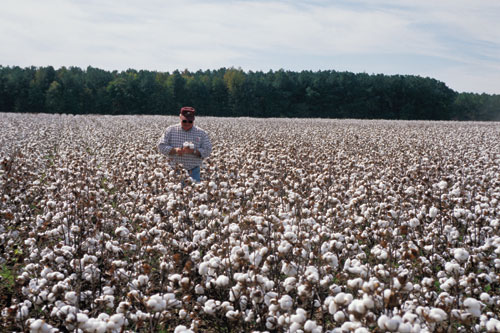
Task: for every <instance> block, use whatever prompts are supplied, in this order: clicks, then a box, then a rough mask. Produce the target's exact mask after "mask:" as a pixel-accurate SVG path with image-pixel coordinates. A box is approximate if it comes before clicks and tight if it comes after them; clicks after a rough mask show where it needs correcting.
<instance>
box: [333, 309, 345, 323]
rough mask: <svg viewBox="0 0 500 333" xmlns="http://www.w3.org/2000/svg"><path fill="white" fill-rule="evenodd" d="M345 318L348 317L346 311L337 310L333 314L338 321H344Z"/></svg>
mask: <svg viewBox="0 0 500 333" xmlns="http://www.w3.org/2000/svg"><path fill="white" fill-rule="evenodd" d="M345 319H346V317H345V313H344V311H337V312H335V314H334V315H333V320H335V321H336V322H337V323H343V322H344V321H345Z"/></svg>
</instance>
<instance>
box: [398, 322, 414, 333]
mask: <svg viewBox="0 0 500 333" xmlns="http://www.w3.org/2000/svg"><path fill="white" fill-rule="evenodd" d="M412 329H413V327H412V326H411V324H408V323H399V327H398V332H399V333H411V332H412Z"/></svg>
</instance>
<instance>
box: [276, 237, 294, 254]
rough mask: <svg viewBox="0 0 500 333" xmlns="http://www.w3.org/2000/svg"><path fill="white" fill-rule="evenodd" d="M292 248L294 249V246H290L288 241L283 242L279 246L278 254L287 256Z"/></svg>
mask: <svg viewBox="0 0 500 333" xmlns="http://www.w3.org/2000/svg"><path fill="white" fill-rule="evenodd" d="M292 247H293V246H292V244H290V243H289V242H287V241H286V240H284V241H281V243H280V245H279V246H278V252H279V253H282V254H286V253H288V252H290V250H291V249H292Z"/></svg>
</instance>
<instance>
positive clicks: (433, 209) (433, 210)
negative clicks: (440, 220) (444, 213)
mask: <svg viewBox="0 0 500 333" xmlns="http://www.w3.org/2000/svg"><path fill="white" fill-rule="evenodd" d="M438 213H439V209H437V208H436V207H434V206H432V207H431V209H430V210H429V216H430V217H431V218H435V217H436V215H437V214H438Z"/></svg>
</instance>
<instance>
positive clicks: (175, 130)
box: [158, 106, 212, 183]
mask: <svg viewBox="0 0 500 333" xmlns="http://www.w3.org/2000/svg"><path fill="white" fill-rule="evenodd" d="M194 114H195V109H194V108H192V107H190V106H184V107H182V108H181V113H180V115H179V117H180V124H177V125H172V126H170V127H168V128H167V131H166V132H165V134H164V135H163V136H162V137H161V138H160V141H159V142H158V150H159V151H160V153H162V154H164V155H167V156H168V158H169V163H170V165H171V166H172V167H174V168H175V166H176V165H177V164H180V165H181V166H182V167H183V168H184V169H186V170H187V171H188V172H189V176H190V177H191V178H192V179H193V180H194V181H195V182H197V183H199V182H200V181H201V177H200V166H201V164H202V162H203V159H205V158H207V157H208V156H209V155H210V153H211V152H212V143H211V142H210V138H209V137H208V134H207V133H206V132H205V131H204V130H202V129H201V128H199V127H197V126H194V124H193V123H194Z"/></svg>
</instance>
